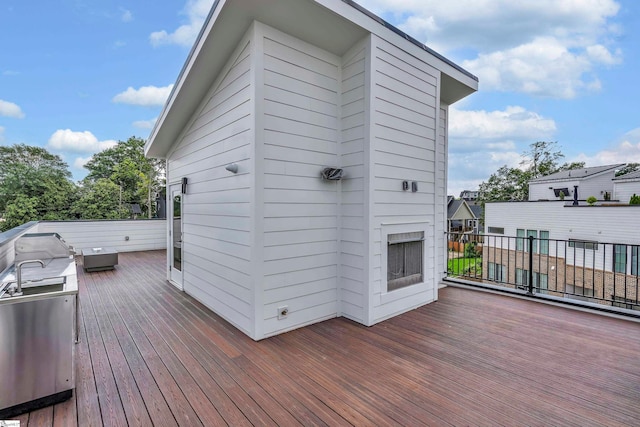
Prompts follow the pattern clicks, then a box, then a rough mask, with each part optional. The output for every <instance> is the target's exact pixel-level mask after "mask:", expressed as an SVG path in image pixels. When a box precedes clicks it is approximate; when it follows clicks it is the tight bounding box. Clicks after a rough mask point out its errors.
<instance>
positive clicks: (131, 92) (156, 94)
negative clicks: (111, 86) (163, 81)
mask: <svg viewBox="0 0 640 427" xmlns="http://www.w3.org/2000/svg"><path fill="white" fill-rule="evenodd" d="M171 89H173V84H170V85H169V86H164V87H157V86H142V87H141V88H140V89H134V88H132V87H131V86H129V87H128V88H127V90H125V91H124V92H121V93H119V94H117V95H116V96H114V97H113V99H112V101H113V102H118V103H122V104H132V105H143V106H146V107H156V106H160V107H161V106H163V105H164V103H165V101H166V100H167V98H168V97H169V94H170V93H171Z"/></svg>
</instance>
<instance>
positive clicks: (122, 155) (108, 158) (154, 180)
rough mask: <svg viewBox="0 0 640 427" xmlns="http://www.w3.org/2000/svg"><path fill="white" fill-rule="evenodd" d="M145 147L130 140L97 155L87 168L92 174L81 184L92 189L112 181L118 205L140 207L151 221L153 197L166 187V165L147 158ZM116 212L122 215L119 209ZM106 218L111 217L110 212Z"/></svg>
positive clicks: (133, 138)
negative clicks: (117, 193)
mask: <svg viewBox="0 0 640 427" xmlns="http://www.w3.org/2000/svg"><path fill="white" fill-rule="evenodd" d="M144 144H145V141H144V140H143V139H141V138H137V137H131V138H129V139H128V140H126V141H120V142H118V145H116V146H115V147H112V148H109V149H107V150H104V151H102V152H100V153H97V154H95V155H94V156H93V157H92V158H91V160H89V162H87V164H86V165H85V168H86V169H88V170H89V173H88V174H87V177H86V178H85V179H84V180H83V183H82V184H83V186H84V187H86V188H90V187H91V186H93V185H96V183H97V182H98V181H99V180H101V179H103V180H105V179H106V180H109V181H111V182H112V183H113V184H115V185H117V186H118V188H119V193H121V197H119V199H118V205H120V204H122V205H123V206H125V205H126V206H128V205H130V204H133V203H137V204H140V206H141V207H142V210H143V213H146V215H147V216H148V217H149V218H151V217H152V215H153V203H152V202H153V200H152V196H153V195H154V194H155V193H157V192H160V191H161V189H162V188H163V187H164V175H165V162H164V160H158V159H149V158H146V157H145V156H144ZM103 185H104V184H103ZM117 210H118V211H121V209H120V207H118V209H117ZM103 214H104V215H108V212H103Z"/></svg>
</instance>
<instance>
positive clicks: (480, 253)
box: [447, 233, 640, 317]
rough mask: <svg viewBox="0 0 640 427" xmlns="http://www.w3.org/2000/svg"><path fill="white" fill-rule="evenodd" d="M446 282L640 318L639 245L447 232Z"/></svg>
mask: <svg viewBox="0 0 640 427" xmlns="http://www.w3.org/2000/svg"><path fill="white" fill-rule="evenodd" d="M448 239H449V245H448V248H449V257H448V258H449V259H448V267H447V278H448V280H456V279H463V280H464V281H465V282H466V283H467V284H471V285H476V286H486V287H491V288H496V287H497V288H499V289H502V290H505V291H512V292H515V293H520V294H525V295H529V296H535V297H540V298H548V299H553V300H555V301H560V302H566V303H570V304H573V305H585V306H590V307H592V308H598V309H604V310H607V311H614V312H616V313H621V314H627V315H631V316H635V317H640V294H639V288H640V277H639V276H640V245H631V244H627V243H603V242H596V241H583V240H558V239H546V238H540V237H539V236H538V237H534V236H503V235H475V234H459V233H450V234H449V235H448Z"/></svg>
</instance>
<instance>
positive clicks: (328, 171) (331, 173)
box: [320, 168, 343, 181]
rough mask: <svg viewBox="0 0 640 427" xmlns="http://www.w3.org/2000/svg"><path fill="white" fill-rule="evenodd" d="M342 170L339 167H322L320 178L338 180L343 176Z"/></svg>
mask: <svg viewBox="0 0 640 427" xmlns="http://www.w3.org/2000/svg"><path fill="white" fill-rule="evenodd" d="M342 174H343V170H342V169H340V168H324V169H323V170H322V173H321V174H320V175H321V176H322V179H326V180H327V181H340V180H341V179H342V178H343V175H342Z"/></svg>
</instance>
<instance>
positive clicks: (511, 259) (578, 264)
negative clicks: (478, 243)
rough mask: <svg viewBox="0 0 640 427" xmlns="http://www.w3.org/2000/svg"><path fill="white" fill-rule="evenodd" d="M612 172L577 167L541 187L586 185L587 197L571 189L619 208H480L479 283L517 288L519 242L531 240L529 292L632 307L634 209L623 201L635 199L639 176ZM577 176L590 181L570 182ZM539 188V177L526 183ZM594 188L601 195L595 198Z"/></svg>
mask: <svg viewBox="0 0 640 427" xmlns="http://www.w3.org/2000/svg"><path fill="white" fill-rule="evenodd" d="M620 166H623V165H616V166H615V167H614V166H607V167H601V168H586V169H579V170H575V171H572V172H573V173H572V175H571V176H569V175H568V174H566V173H564V174H565V178H564V179H558V178H557V177H556V179H553V180H548V181H547V182H549V183H551V182H553V186H554V188H570V185H571V184H574V183H579V184H583V185H588V186H589V190H587V191H583V190H582V188H581V187H580V186H578V192H579V194H582V195H584V196H587V195H592V194H599V195H600V194H604V192H607V191H612V192H613V198H614V199H615V198H620V202H612V201H601V202H599V203H597V204H596V205H595V206H588V205H587V204H586V203H585V202H584V201H580V202H578V203H577V205H576V204H574V202H573V200H572V199H568V200H565V201H528V202H494V203H487V204H486V205H485V224H486V233H485V235H486V236H489V237H488V238H485V246H487V247H488V250H487V251H486V253H487V254H488V257H487V258H486V261H485V265H484V273H483V274H484V277H485V278H486V279H488V280H491V281H495V282H508V283H515V284H516V285H520V286H522V287H525V286H526V285H527V282H528V274H529V269H530V266H529V255H528V252H529V248H528V245H529V241H528V240H527V238H528V237H529V236H532V237H533V238H534V239H535V240H534V241H533V243H532V252H533V272H534V274H533V280H534V282H533V283H534V285H535V286H537V287H539V288H540V289H541V290H545V289H549V290H554V292H551V291H549V293H551V294H553V295H556V296H564V295H565V294H566V296H567V297H569V298H577V299H588V300H591V299H593V298H595V299H601V300H611V301H614V302H613V304H614V305H617V304H620V306H623V307H625V308H633V309H640V306H638V305H637V304H638V297H639V296H640V295H638V286H639V285H640V281H639V273H640V257H639V255H640V252H639V251H640V228H639V227H638V218H640V206H633V205H629V200H628V198H627V197H626V195H627V194H633V193H636V194H640V174H639V173H630V174H627V175H623V176H621V177H618V178H614V170H615V169H617V168H619V167H620ZM591 172H593V174H592V173H591ZM556 175H557V174H556ZM585 175H586V176H590V178H586V179H584V180H577V179H575V178H576V177H581V176H585ZM603 176H606V177H607V178H608V180H609V182H605V181H604V179H603V178H602V177H603ZM595 182H597V184H595V185H594V183H595ZM539 183H540V179H537V180H533V181H531V186H535V185H538V184H539ZM530 188H531V187H530ZM597 189H602V191H603V193H600V192H599V191H598V192H597V193H596V190H597ZM572 190H573V189H572ZM534 194H535V193H534ZM621 196H622V197H621ZM533 197H535V195H534V196H533Z"/></svg>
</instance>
